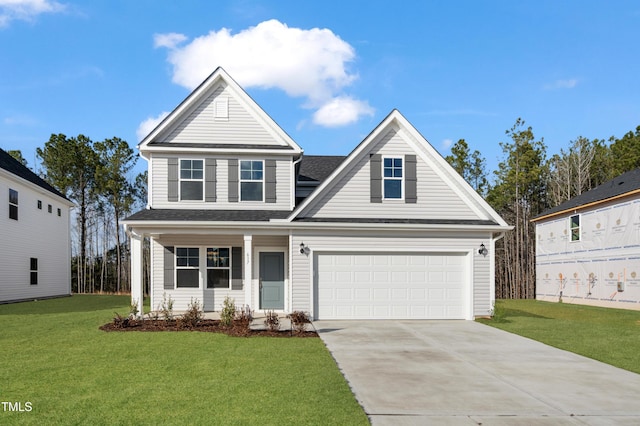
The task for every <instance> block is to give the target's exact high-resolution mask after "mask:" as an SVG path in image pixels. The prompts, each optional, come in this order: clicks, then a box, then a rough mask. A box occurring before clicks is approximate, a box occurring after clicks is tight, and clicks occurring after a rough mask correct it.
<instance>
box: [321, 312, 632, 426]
mask: <svg viewBox="0 0 640 426" xmlns="http://www.w3.org/2000/svg"><path fill="white" fill-rule="evenodd" d="M314 326H315V328H316V330H317V331H318V332H319V334H320V337H321V338H322V340H323V341H324V342H325V344H326V345H327V347H328V348H329V351H330V352H331V354H332V355H333V357H334V358H335V360H336V362H337V364H338V367H339V368H340V369H341V371H342V373H343V374H344V375H345V377H346V379H347V381H348V382H349V384H350V386H351V388H352V390H353V392H354V393H355V395H356V398H357V399H358V401H359V402H360V404H361V405H362V406H363V407H364V410H365V412H366V413H367V415H368V416H369V419H370V420H371V422H372V424H373V425H431V424H434V425H456V426H457V425H480V424H481V425H483V426H486V425H527V426H529V425H534V426H538V425H540V426H542V425H545V426H546V425H554V426H555V425H598V426H600V425H603V426H604V425H640V375H638V374H635V373H631V372H628V371H625V370H621V369H619V368H615V367H612V366H610V365H607V364H603V363H601V362H598V361H594V360H591V359H588V358H585V357H582V356H579V355H575V354H573V353H570V352H565V351H562V350H559V349H555V348H552V347H550V346H546V345H544V344H542V343H539V342H536V341H533V340H529V339H526V338H523V337H520V336H517V335H514V334H510V333H507V332H504V331H501V330H498V329H495V328H492V327H489V326H485V325H482V324H479V323H476V322H473V321H316V322H315V323H314ZM612 349H613V348H612ZM613 350H615V349H613Z"/></svg>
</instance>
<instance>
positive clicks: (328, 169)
mask: <svg viewBox="0 0 640 426" xmlns="http://www.w3.org/2000/svg"><path fill="white" fill-rule="evenodd" d="M345 158H347V157H346V156H344V155H304V156H303V157H302V161H301V162H300V171H299V172H298V181H300V182H317V183H320V182H323V181H324V180H325V179H326V178H327V177H329V176H330V175H331V173H333V171H334V170H335V169H336V168H338V166H339V165H340V164H341V163H342V162H343V161H344V159H345Z"/></svg>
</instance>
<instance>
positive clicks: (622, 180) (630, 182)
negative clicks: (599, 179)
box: [534, 168, 640, 220]
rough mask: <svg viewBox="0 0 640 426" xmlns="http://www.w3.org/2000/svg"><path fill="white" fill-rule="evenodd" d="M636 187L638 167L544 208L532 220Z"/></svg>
mask: <svg viewBox="0 0 640 426" xmlns="http://www.w3.org/2000/svg"><path fill="white" fill-rule="evenodd" d="M638 189H640V168H637V169H635V170H631V171H630V172H626V173H623V174H621V175H620V176H618V177H616V178H613V179H612V180H610V181H609V182H605V183H603V184H602V185H600V186H597V187H595V188H593V189H592V190H590V191H587V192H583V193H582V194H580V195H578V196H577V197H573V198H572V199H570V200H567V201H565V202H564V203H562V204H560V205H558V206H556V207H553V208H551V209H549V210H546V211H544V212H542V213H541V214H539V215H538V216H536V217H535V218H534V220H535V219H537V218H539V217H543V216H548V215H551V214H554V213H558V212H561V211H565V210H571V209H575V208H578V207H580V206H583V205H585V204H589V203H594V202H596V201H603V200H607V199H609V198H613V197H616V196H618V195H623V194H626V193H628V192H631V191H636V190H638Z"/></svg>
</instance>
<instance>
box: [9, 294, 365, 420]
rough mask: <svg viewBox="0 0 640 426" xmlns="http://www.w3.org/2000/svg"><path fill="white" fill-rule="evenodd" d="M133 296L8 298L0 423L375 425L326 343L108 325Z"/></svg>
mask: <svg viewBox="0 0 640 426" xmlns="http://www.w3.org/2000/svg"><path fill="white" fill-rule="evenodd" d="M128 305H129V297H128V296H95V295H91V296H88V295H76V296H73V297H70V298H63V299H53V300H43V301H37V302H26V303H19V304H12V305H0V401H8V402H13V403H15V402H21V403H22V406H23V407H24V405H25V403H26V402H30V403H31V406H32V407H33V408H32V410H31V411H30V412H15V411H14V412H9V411H8V410H7V409H3V405H1V404H0V424H91V425H101V424H105V425H106V424H109V425H110V424H207V425H216V424H224V425H234V424H243V425H246V424H261V425H269V424H273V425H276V424H277V425H282V424H350V425H357V424H368V420H367V417H366V415H365V414H364V411H363V410H362V408H361V407H360V406H359V405H358V403H357V401H356V400H355V398H354V396H353V394H352V393H351V391H350V389H349V386H348V385H347V383H346V381H345V380H344V378H343V377H342V375H341V374H340V372H339V370H338V368H337V367H336V365H335V362H334V361H333V359H332V358H331V355H330V354H329V352H328V351H327V349H326V347H325V346H324V344H323V343H322V341H320V339H314V338H292V339H286V338H268V337H251V338H233V337H229V336H226V335H222V334H215V333H200V332H160V333H140V332H127V333H117V332H114V333H105V332H103V331H100V330H98V327H99V326H100V325H102V324H104V323H106V322H109V321H110V320H111V319H112V318H113V315H114V311H117V312H118V313H120V314H122V315H125V314H126V313H127V312H128Z"/></svg>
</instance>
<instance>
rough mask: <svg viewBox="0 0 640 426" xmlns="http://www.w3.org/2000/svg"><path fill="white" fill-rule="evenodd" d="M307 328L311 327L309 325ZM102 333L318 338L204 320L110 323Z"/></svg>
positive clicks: (308, 334) (103, 328)
mask: <svg viewBox="0 0 640 426" xmlns="http://www.w3.org/2000/svg"><path fill="white" fill-rule="evenodd" d="M307 327H310V325H308V326H307ZM100 330H102V331H108V332H111V331H115V332H117V331H121V332H126V331H148V332H158V331H200V332H206V333H223V334H226V335H228V336H234V337H252V336H268V337H318V333H316V332H315V331H305V332H303V333H297V332H295V331H292V330H280V331H269V330H264V329H251V330H247V329H246V328H243V327H233V326H232V327H226V326H223V325H222V324H220V321H218V320H202V321H200V322H198V324H196V325H195V326H191V325H186V324H182V323H181V322H180V320H177V321H163V320H146V319H145V320H129V319H127V320H126V323H115V322H110V323H108V324H105V325H103V326H101V327H100Z"/></svg>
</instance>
